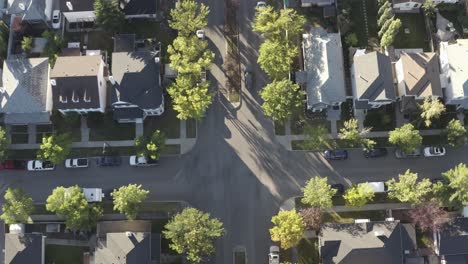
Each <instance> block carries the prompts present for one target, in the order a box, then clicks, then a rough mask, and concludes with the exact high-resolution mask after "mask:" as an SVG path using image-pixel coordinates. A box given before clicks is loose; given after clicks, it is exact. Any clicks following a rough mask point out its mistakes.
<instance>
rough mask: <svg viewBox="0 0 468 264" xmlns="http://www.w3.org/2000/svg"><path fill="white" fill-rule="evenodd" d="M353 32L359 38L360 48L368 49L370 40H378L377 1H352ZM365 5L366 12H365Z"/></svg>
mask: <svg viewBox="0 0 468 264" xmlns="http://www.w3.org/2000/svg"><path fill="white" fill-rule="evenodd" d="M350 4H351V18H352V23H353V25H352V30H351V31H352V32H355V33H356V35H357V37H358V40H359V42H358V46H359V47H367V46H368V45H369V44H368V43H369V39H371V38H377V32H378V29H377V10H378V6H377V1H375V0H351V2H350ZM364 5H365V7H366V12H364ZM366 18H367V24H368V33H367V32H366V27H365V25H366V23H365V19H366Z"/></svg>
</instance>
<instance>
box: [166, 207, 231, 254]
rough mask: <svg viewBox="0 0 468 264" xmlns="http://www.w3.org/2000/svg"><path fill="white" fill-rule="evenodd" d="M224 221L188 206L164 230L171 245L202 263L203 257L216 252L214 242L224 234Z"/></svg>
mask: <svg viewBox="0 0 468 264" xmlns="http://www.w3.org/2000/svg"><path fill="white" fill-rule="evenodd" d="M224 233H225V230H224V228H223V223H222V222H221V221H219V220H218V219H216V218H211V216H210V214H208V213H204V212H202V211H199V210H197V209H195V208H186V209H184V210H183V211H182V212H180V213H178V214H176V215H175V216H174V217H173V218H172V219H171V220H170V221H169V223H167V224H166V226H165V230H164V231H163V234H164V236H165V237H166V239H168V240H169V241H170V244H169V247H170V248H171V249H173V250H175V251H176V252H177V253H179V254H186V256H187V260H188V261H190V262H191V263H200V262H201V261H202V257H204V256H209V255H211V254H213V253H214V252H215V248H214V245H213V244H214V242H215V241H216V239H218V238H219V237H221V236H222V235H224Z"/></svg>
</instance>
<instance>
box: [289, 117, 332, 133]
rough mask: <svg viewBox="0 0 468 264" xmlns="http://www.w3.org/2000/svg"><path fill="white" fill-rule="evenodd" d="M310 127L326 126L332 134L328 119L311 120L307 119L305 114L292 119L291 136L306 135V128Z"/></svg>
mask: <svg viewBox="0 0 468 264" xmlns="http://www.w3.org/2000/svg"><path fill="white" fill-rule="evenodd" d="M307 125H309V126H311V127H317V126H324V127H326V128H327V129H328V132H331V124H330V121H328V120H326V119H313V120H311V119H309V118H305V117H304V115H303V114H300V115H295V116H293V117H291V134H292V135H301V134H303V133H304V128H305V127H306V126H307Z"/></svg>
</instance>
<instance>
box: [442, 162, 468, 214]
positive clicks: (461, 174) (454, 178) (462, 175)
mask: <svg viewBox="0 0 468 264" xmlns="http://www.w3.org/2000/svg"><path fill="white" fill-rule="evenodd" d="M442 176H444V177H445V178H447V180H448V181H449V184H448V186H449V187H450V188H451V189H452V190H453V192H452V195H451V196H450V199H449V200H450V201H451V202H452V201H455V200H458V201H459V202H460V203H461V204H462V205H463V206H465V205H468V168H467V167H466V165H465V164H463V163H460V164H458V166H456V167H455V168H453V169H451V170H449V171H446V172H444V173H442Z"/></svg>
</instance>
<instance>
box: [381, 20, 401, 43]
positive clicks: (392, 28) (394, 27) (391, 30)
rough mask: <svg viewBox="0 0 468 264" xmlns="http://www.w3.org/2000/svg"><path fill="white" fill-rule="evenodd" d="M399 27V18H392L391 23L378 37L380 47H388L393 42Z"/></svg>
mask: <svg viewBox="0 0 468 264" xmlns="http://www.w3.org/2000/svg"><path fill="white" fill-rule="evenodd" d="M400 28H401V20H400V19H398V18H397V19H393V20H392V23H390V25H389V26H388V29H387V31H385V33H384V34H383V35H382V38H381V39H380V46H381V47H388V46H390V45H392V44H393V42H394V41H395V37H396V35H397V34H398V32H399V31H400Z"/></svg>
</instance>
